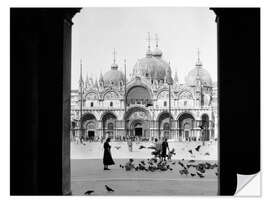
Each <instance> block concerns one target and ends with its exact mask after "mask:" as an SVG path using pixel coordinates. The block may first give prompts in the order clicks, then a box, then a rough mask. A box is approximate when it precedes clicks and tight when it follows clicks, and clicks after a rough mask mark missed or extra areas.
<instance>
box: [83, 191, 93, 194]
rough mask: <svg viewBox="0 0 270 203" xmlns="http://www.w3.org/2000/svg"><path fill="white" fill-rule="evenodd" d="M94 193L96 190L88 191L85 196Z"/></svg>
mask: <svg viewBox="0 0 270 203" xmlns="http://www.w3.org/2000/svg"><path fill="white" fill-rule="evenodd" d="M93 192H94V190H87V191H86V192H85V193H84V195H91V194H92V193H93Z"/></svg>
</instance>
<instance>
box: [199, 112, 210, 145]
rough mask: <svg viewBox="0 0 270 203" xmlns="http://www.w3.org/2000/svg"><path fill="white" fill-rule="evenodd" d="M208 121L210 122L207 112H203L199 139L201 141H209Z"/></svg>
mask: <svg viewBox="0 0 270 203" xmlns="http://www.w3.org/2000/svg"><path fill="white" fill-rule="evenodd" d="M209 123H210V122H209V116H208V115H207V114H203V115H202V117H201V129H202V136H201V139H202V140H203V141H209V139H210V131H209Z"/></svg>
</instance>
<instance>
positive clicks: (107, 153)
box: [103, 138, 114, 170]
mask: <svg viewBox="0 0 270 203" xmlns="http://www.w3.org/2000/svg"><path fill="white" fill-rule="evenodd" d="M110 141H111V138H107V140H106V142H105V143H104V145H103V146H104V155H103V164H104V170H110V169H109V168H108V166H109V165H114V161H113V159H112V155H111V145H110V144H109V142H110Z"/></svg>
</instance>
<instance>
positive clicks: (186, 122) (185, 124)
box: [178, 113, 197, 141]
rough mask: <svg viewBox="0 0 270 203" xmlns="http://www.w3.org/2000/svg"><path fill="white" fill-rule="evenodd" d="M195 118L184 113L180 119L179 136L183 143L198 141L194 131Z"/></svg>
mask: <svg viewBox="0 0 270 203" xmlns="http://www.w3.org/2000/svg"><path fill="white" fill-rule="evenodd" d="M194 123H195V118H194V117H193V116H192V115H191V114H190V113H183V114H182V115H180V116H179V118H178V124H179V136H180V137H181V138H182V140H183V141H191V140H196V139H197V136H196V135H195V131H194Z"/></svg>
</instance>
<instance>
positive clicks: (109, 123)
mask: <svg viewBox="0 0 270 203" xmlns="http://www.w3.org/2000/svg"><path fill="white" fill-rule="evenodd" d="M116 120H117V118H116V116H115V115H114V114H113V113H111V112H106V113H105V114H104V115H103V116H102V132H103V133H102V135H103V137H104V138H105V137H110V138H112V139H115V137H116V132H115V131H116Z"/></svg>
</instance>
